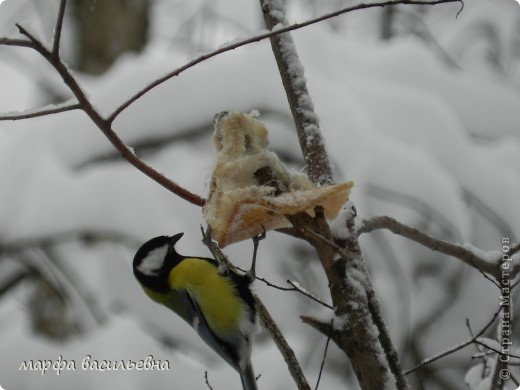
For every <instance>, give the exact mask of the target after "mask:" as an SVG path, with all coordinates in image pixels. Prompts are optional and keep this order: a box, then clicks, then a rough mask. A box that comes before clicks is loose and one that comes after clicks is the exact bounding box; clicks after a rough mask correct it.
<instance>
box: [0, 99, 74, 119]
mask: <svg viewBox="0 0 520 390" xmlns="http://www.w3.org/2000/svg"><path fill="white" fill-rule="evenodd" d="M80 109H81V106H80V104H79V103H78V102H77V100H76V99H72V100H68V101H66V102H63V103H60V104H50V105H47V106H44V107H39V108H36V109H33V110H26V111H23V112H6V113H4V114H1V115H0V121H17V120H21V119H30V118H37V117H39V116H45V115H51V114H57V113H60V112H66V111H73V110H80Z"/></svg>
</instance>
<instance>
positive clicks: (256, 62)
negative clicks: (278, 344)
mask: <svg viewBox="0 0 520 390" xmlns="http://www.w3.org/2000/svg"><path fill="white" fill-rule="evenodd" d="M352 4H355V2H352V1H339V0H331V1H327V2H321V1H317V0H305V1H302V0H300V1H295V0H290V1H287V2H286V6H287V10H288V19H289V21H290V22H299V21H304V20H307V19H310V18H312V17H315V16H319V15H322V14H324V13H326V12H330V11H333V10H337V9H340V8H342V7H345V6H348V5H352ZM58 5H59V2H58V1H57V0H7V1H5V2H4V3H3V4H2V6H1V7H0V37H12V38H18V37H19V35H18V33H17V29H16V27H15V23H20V24H22V25H23V26H24V27H26V28H28V29H29V30H30V31H32V32H34V33H35V34H36V35H37V36H38V37H40V38H41V39H42V40H43V41H44V42H46V43H47V44H49V43H50V42H51V39H52V34H53V26H54V22H55V18H56V14H57V9H58ZM459 10H460V5H459V4H456V3H454V4H443V5H437V6H434V7H432V6H393V7H386V8H374V9H370V10H364V11H357V12H354V13H349V14H346V15H343V16H340V17H337V18H334V19H330V20H328V21H325V22H322V23H319V24H317V25H313V26H310V27H308V28H305V29H302V30H298V31H296V32H294V33H293V37H294V40H295V43H296V46H297V49H298V52H299V55H300V57H301V61H302V63H303V65H304V67H305V71H306V77H307V80H308V87H309V91H310V93H311V96H312V98H313V100H314V104H315V109H316V113H317V114H318V115H319V117H320V119H321V128H322V131H323V135H324V137H325V141H326V143H327V149H328V151H329V153H330V159H331V161H332V163H333V165H334V169H335V174H336V179H337V181H343V180H353V181H354V182H355V187H354V189H353V192H352V197H351V199H352V200H353V201H354V203H355V205H356V207H357V210H358V218H359V221H360V222H361V221H362V219H363V218H367V217H370V216H377V215H388V216H392V217H394V218H396V219H398V220H399V221H401V222H403V223H406V224H409V225H411V226H414V227H417V228H418V229H420V230H422V231H424V232H427V233H429V234H431V235H433V236H435V237H437V238H441V239H445V240H448V241H450V242H454V243H471V244H472V245H474V246H476V247H479V248H481V249H483V250H485V251H496V252H494V253H491V255H494V256H496V257H499V256H500V252H498V251H499V250H500V247H501V244H502V239H503V238H508V239H509V240H510V241H511V242H518V239H519V235H520V203H519V202H518V199H519V194H520V129H519V124H520V110H519V109H518V107H520V68H519V64H520V62H519V60H520V6H519V5H518V4H517V3H516V2H515V1H513V0H493V1H489V0H466V1H465V6H464V10H463V11H462V12H461V13H460V15H458V17H457V13H458V11H459ZM264 29H265V27H264V25H263V21H262V15H261V12H260V6H259V3H257V2H254V1H242V0H227V1H222V0H220V1H215V0H211V1H210V0H197V1H186V0H184V1H183V0H112V1H95V0H71V1H69V2H68V6H67V13H66V19H65V26H64V32H63V45H62V55H63V57H64V58H65V59H66V61H67V63H68V64H69V66H70V68H71V69H73V71H74V74H75V75H76V77H77V78H78V80H79V81H80V83H81V85H82V86H83V88H84V89H85V90H86V92H87V94H88V96H89V98H90V99H91V101H92V102H93V103H94V105H95V106H96V108H98V109H99V110H100V111H101V112H103V113H106V114H109V113H110V112H111V111H112V110H114V109H115V108H116V107H117V106H118V105H120V104H121V103H122V102H123V101H124V100H125V99H126V98H128V97H129V96H131V95H132V94H133V93H134V92H136V91H137V90H139V89H140V88H142V87H144V86H146V85H147V84H149V83H150V82H152V81H153V80H155V79H157V78H158V77H160V76H161V75H163V74H164V73H166V72H168V71H171V70H173V69H175V68H176V67H178V66H181V65H183V64H184V63H186V62H187V61H188V60H189V59H192V58H196V57H197V56H198V55H200V54H202V53H205V52H207V51H209V50H212V49H214V48H217V47H219V46H221V45H224V44H225V43H226V42H230V41H234V40H237V39H239V38H245V37H249V36H251V35H253V34H255V33H258V32H260V31H262V30H264ZM0 90H1V93H0V112H1V113H6V112H11V111H23V110H26V109H30V108H36V107H40V106H43V105H47V104H56V103H60V102H63V101H67V100H68V99H70V98H71V94H70V92H69V91H67V89H66V87H65V86H64V84H63V82H62V81H61V80H60V79H59V77H58V76H57V75H56V74H55V73H54V72H53V70H52V69H51V68H50V66H49V65H48V64H47V63H45V61H44V60H42V59H41V58H39V57H38V56H37V55H36V54H35V53H32V52H31V51H30V50H28V49H25V48H12V47H5V46H0ZM227 109H231V110H235V111H244V112H250V111H251V110H258V111H259V112H260V114H261V116H260V119H261V120H262V121H264V123H265V124H266V126H267V127H268V129H269V131H270V135H269V137H270V148H271V149H272V150H273V151H275V152H276V153H277V154H278V156H279V157H280V158H281V159H282V160H283V161H284V162H285V163H286V164H287V165H288V166H290V167H292V168H293V169H295V170H303V169H304V166H303V162H302V161H303V160H302V158H301V153H300V150H299V146H298V142H297V137H296V134H295V131H294V125H293V123H292V118H291V115H290V111H289V107H288V104H287V102H286V98H285V92H284V91H283V88H282V86H281V82H280V76H279V75H278V73H277V69H276V64H275V61H274V58H273V56H272V52H271V49H270V46H269V42H268V41H264V42H260V43H255V44H252V45H249V46H246V47H242V48H239V49H237V50H234V51H231V52H228V53H225V54H222V55H219V56H217V57H215V58H212V59H210V60H208V61H205V62H203V63H201V64H200V65H198V66H196V67H194V68H192V69H189V70H188V71H186V72H185V73H183V74H181V75H180V76H179V77H176V78H174V79H172V80H170V81H168V82H166V83H164V84H161V85H160V86H159V87H157V88H155V89H154V90H153V91H151V92H150V93H148V94H146V95H145V96H144V97H142V98H141V99H139V100H138V101H137V102H136V103H135V104H133V105H132V106H130V107H129V108H128V109H127V110H125V111H124V112H123V113H122V114H121V115H120V116H119V117H118V118H117V120H116V121H115V123H114V128H115V130H116V131H117V132H118V134H119V135H120V136H121V137H122V138H123V139H124V141H125V142H126V143H127V144H128V145H130V146H132V147H133V148H134V150H135V152H136V153H137V154H138V155H139V157H141V158H142V159H143V160H145V161H146V162H147V163H149V164H150V165H152V166H153V167H154V168H156V169H157V170H159V171H160V172H162V173H164V174H165V175H166V176H168V177H169V178H171V179H173V180H174V181H175V182H177V183H178V184H180V185H182V186H184V187H185V188H187V189H189V190H190V191H193V192H195V193H197V194H199V195H201V196H206V195H207V184H208V182H209V178H210V175H211V171H212V163H213V157H214V152H213V148H212V144H211V139H210V138H211V134H212V118H213V116H214V114H215V113H218V112H220V111H223V110H227ZM201 224H204V221H203V218H202V215H201V210H200V209H199V208H197V207H195V206H192V205H190V204H188V203H186V202H185V201H183V200H181V199H179V198H177V197H176V196H173V195H172V194H170V193H169V192H167V191H166V190H165V189H163V188H162V187H160V186H159V185H158V184H156V183H155V182H153V181H151V180H150V179H149V178H147V177H146V176H144V175H143V174H141V173H140V172H138V171H137V170H136V169H134V168H133V167H132V166H130V165H129V164H128V163H127V162H125V161H124V160H122V159H121V157H120V156H119V154H118V153H117V152H116V151H115V150H114V149H113V148H112V146H111V145H110V143H109V142H108V141H107V140H106V139H105V138H104V136H103V135H102V134H101V133H100V131H99V130H98V129H97V128H96V127H95V126H94V125H93V124H92V123H91V122H90V121H89V119H88V118H87V116H86V115H85V114H83V113H82V112H79V111H78V112H76V111H73V112H66V113H61V114H57V115H51V116H47V117H42V118H36V119H31V120H24V121H16V122H11V121H3V122H0V385H2V387H4V388H5V389H8V390H18V389H33V388H36V387H38V388H42V389H47V388H53V389H68V388H72V387H74V388H76V389H91V388H95V387H103V388H123V387H124V388H125V389H127V390H131V389H144V388H154V389H172V388H174V389H206V388H208V386H207V385H206V379H205V377H204V372H205V371H208V381H209V383H210V384H211V386H212V387H213V388H214V389H224V388H225V389H238V388H239V386H240V381H239V379H238V375H236V374H235V373H234V372H233V371H232V369H231V368H230V367H228V366H227V365H226V364H225V363H223V362H222V361H221V360H220V359H219V358H218V357H217V356H216V355H215V354H214V353H213V352H212V351H210V350H209V348H207V347H206V346H205V345H204V344H203V343H202V342H201V341H200V340H199V339H198V337H197V336H196V335H195V333H194V332H193V330H192V329H191V328H190V327H189V326H188V325H186V324H185V323H183V322H182V320H181V319H180V318H178V317H176V316H175V315H173V314H172V313H170V312H169V311H167V310H166V309H164V308H162V307H159V306H158V305H155V304H154V303H152V302H151V301H149V300H148V298H146V297H145V295H144V294H143V293H142V291H141V290H140V287H139V286H138V284H137V282H136V281H135V280H134V278H133V275H132V270H131V261H132V259H133V255H134V253H135V251H136V250H137V248H138V247H139V246H140V244H141V243H143V242H144V241H146V240H148V239H149V238H151V237H154V236H157V235H162V234H169V235H170V234H175V233H177V232H180V231H184V232H186V234H185V236H184V238H183V239H182V240H181V241H180V243H179V245H178V250H179V252H181V253H186V254H188V253H189V254H198V255H201V256H208V255H209V252H208V251H207V249H206V248H205V247H204V246H203V245H202V244H201V242H200V239H201V235H200V225H201ZM361 243H362V246H363V250H364V253H365V255H366V260H367V264H368V267H369V269H370V271H371V275H372V278H373V281H374V284H375V288H376V291H377V293H378V294H379V297H380V300H381V305H382V307H383V310H384V314H385V316H386V319H387V322H388V325H389V328H390V331H391V334H392V336H393V339H394V342H395V345H396V347H397V348H398V350H399V352H400V355H401V359H402V365H403V367H404V368H405V369H409V368H412V367H414V366H415V365H417V364H418V363H419V362H420V361H421V360H422V359H425V358H427V357H429V356H432V355H434V354H437V353H439V352H441V351H442V350H444V349H446V348H449V347H451V346H453V345H455V344H457V343H459V342H462V341H464V340H466V339H468V338H470V337H471V332H473V333H477V332H478V331H479V330H480V329H481V328H482V327H483V326H484V325H485V324H486V323H487V322H488V321H489V320H490V319H491V318H492V317H493V314H494V313H495V312H496V311H497V309H498V305H499V291H498V290H497V288H496V286H494V285H493V284H492V283H491V282H490V281H489V280H486V279H485V278H484V277H483V276H482V275H481V274H480V273H479V272H478V271H476V270H475V269H473V268H470V267H467V266H465V265H463V264H462V263H461V262H460V261H458V260H456V259H453V258H449V257H447V256H444V255H441V254H438V253H435V252H432V251H430V250H427V249H425V248H423V247H421V246H419V245H417V244H415V243H413V242H410V241H408V240H405V239H403V238H400V237H397V236H393V235H392V234H391V233H387V232H382V231H378V232H373V233H370V234H365V235H363V236H362V237H361ZM226 253H227V254H228V255H229V257H230V259H231V260H232V261H233V262H235V263H236V264H238V265H240V266H243V267H244V268H247V267H248V266H249V264H250V260H251V255H252V243H251V242H243V243H239V244H236V245H232V246H230V247H228V248H226ZM258 262H259V263H258V265H257V273H258V274H259V275H260V276H262V277H264V278H266V279H267V280H269V281H270V282H272V283H275V284H278V285H280V286H284V287H288V285H287V283H286V281H287V280H288V279H290V280H293V281H296V282H298V283H299V284H300V285H301V286H302V287H303V288H305V289H306V290H307V291H309V292H311V293H312V294H314V295H316V296H318V297H320V298H321V299H323V300H325V301H328V294H327V285H326V279H325V277H324V275H323V273H322V271H321V268H320V265H319V262H318V261H317V259H316V258H315V255H314V253H313V251H312V248H311V247H310V246H308V245H306V244H305V243H304V242H302V241H300V240H296V239H294V238H291V237H288V236H284V235H281V234H279V233H275V232H272V233H269V234H268V237H267V240H265V241H262V243H261V245H260V251H259V258H258ZM255 291H256V292H257V293H258V294H259V296H260V297H261V298H262V299H263V301H264V302H265V304H266V305H267V307H268V309H269V310H270V311H271V314H272V315H273V317H274V319H275V320H276V322H277V323H278V324H279V326H280V327H281V329H282V331H283V333H284V334H285V336H286V337H287V339H288V341H289V343H290V345H291V346H292V347H293V348H294V350H295V352H296V354H297V356H298V358H299V360H300V363H301V365H302V367H303V370H304V372H305V374H306V375H307V378H308V380H309V382H310V383H311V385H313V384H314V383H316V380H317V377H318V373H319V369H320V364H321V361H322V358H323V351H324V348H325V343H326V339H325V338H324V336H322V335H321V334H318V333H317V332H315V331H313V330H312V329H310V328H309V327H308V326H306V325H304V324H302V323H301V321H300V319H299V315H302V314H305V315H315V316H318V317H320V318H330V316H331V312H330V311H329V310H328V309H326V308H323V307H321V306H319V305H317V304H316V303H314V302H313V301H311V300H309V299H307V298H305V297H304V296H302V295H301V294H298V293H295V292H284V291H280V290H277V289H274V288H272V287H268V286H266V285H265V284H263V283H262V282H260V281H257V282H256V283H255ZM518 291H519V289H518V288H517V289H515V290H514V293H513V302H514V301H515V297H518V295H519V294H518ZM517 307H518V305H517ZM496 332H497V328H496V326H493V327H491V328H490V330H489V331H488V332H487V333H486V336H487V337H489V338H495V337H496ZM515 337H516V338H515V339H514V343H515V345H516V346H517V349H516V350H517V351H518V347H520V338H519V337H518V333H516V336H515ZM481 352H482V350H479V349H478V348H477V347H476V346H474V345H472V346H468V347H467V348H465V349H463V350H462V351H459V352H458V353H456V354H453V355H450V356H447V357H444V358H443V359H441V360H439V361H437V362H436V363H434V364H431V365H428V366H426V367H424V368H422V369H420V370H418V371H417V372H416V373H414V374H411V375H409V380H410V382H411V384H412V388H414V389H447V390H450V389H463V388H466V385H465V378H466V376H467V373H468V371H469V370H470V368H472V367H473V371H472V372H473V375H470V376H468V380H469V379H471V380H472V381H475V378H478V377H479V375H480V374H481V373H482V372H484V371H485V370H489V369H490V367H489V366H486V365H485V364H483V359H482V358H473V356H474V355H477V354H480V353H481ZM88 355H91V356H92V359H97V360H99V361H103V360H108V361H114V360H125V361H126V360H129V359H130V360H134V361H137V360H142V359H145V358H146V357H147V356H148V355H153V357H154V358H155V359H160V360H162V361H168V362H169V364H170V370H169V371H137V370H133V371H109V372H96V371H91V370H82V369H81V361H82V359H83V358H85V357H86V356H88ZM60 356H61V357H62V359H63V360H66V361H75V363H76V370H75V371H72V370H70V371H62V372H61V373H60V375H57V373H56V372H55V371H52V370H50V371H49V372H47V373H45V374H44V375H42V372H41V371H24V370H20V366H21V364H22V362H24V361H33V362H36V361H38V360H49V361H51V362H54V361H57V360H58V359H59V357H60ZM253 363H254V366H255V370H256V372H257V374H261V377H260V379H259V382H258V384H259V388H261V389H288V388H294V385H293V383H292V381H291V379H290V376H289V375H288V373H287V369H286V365H285V363H284V362H283V360H282V358H281V356H280V354H279V353H278V351H277V350H276V348H275V347H274V346H273V343H272V341H271V340H270V339H269V337H268V336H267V335H266V334H265V332H262V331H260V333H259V335H258V337H257V340H256V344H255V347H254V353H253ZM346 367H347V368H346ZM348 367H349V363H348V360H347V358H346V357H345V356H344V355H343V354H342V353H341V352H340V351H338V349H337V348H335V346H333V345H331V346H330V348H329V349H328V354H327V359H326V362H325V367H324V374H323V375H322V379H321V383H320V388H321V389H332V388H339V387H342V388H344V387H345V383H348V384H350V386H351V387H349V388H352V389H354V388H356V386H357V384H356V380H355V377H354V376H353V374H352V372H351V371H350V369H348ZM514 370H516V372H515V371H514ZM475 372H476V373H477V374H475ZM513 373H514V374H515V375H516V378H519V377H520V373H519V372H518V366H517V367H516V368H513ZM509 386H510V388H513V385H512V383H510V384H509ZM474 388H476V385H475V384H474Z"/></svg>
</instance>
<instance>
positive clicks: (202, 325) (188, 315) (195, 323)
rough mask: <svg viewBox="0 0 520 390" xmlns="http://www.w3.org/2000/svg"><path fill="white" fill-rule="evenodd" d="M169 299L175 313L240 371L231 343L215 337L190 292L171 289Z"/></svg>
mask: <svg viewBox="0 0 520 390" xmlns="http://www.w3.org/2000/svg"><path fill="white" fill-rule="evenodd" d="M170 299H171V301H170V302H171V305H172V306H173V307H174V308H175V311H176V313H177V314H179V316H181V317H182V318H183V319H184V320H185V321H186V322H187V323H188V324H190V326H191V327H193V328H194V329H195V330H196V331H197V333H198V334H199V336H200V337H201V338H202V340H204V342H205V343H206V344H207V345H208V346H210V347H211V349H213V350H214V351H215V352H217V353H218V354H219V355H220V356H221V357H222V358H223V359H224V360H225V361H226V362H227V363H228V364H229V365H230V366H231V367H233V368H234V369H235V370H237V371H239V372H240V371H241V370H240V368H239V364H238V357H237V356H236V354H235V353H233V352H232V351H233V349H232V345H230V344H229V343H228V342H226V341H224V340H221V339H218V338H217V336H216V335H215V333H213V331H212V330H211V329H210V328H209V325H208V323H207V321H206V318H205V317H204V315H203V314H202V312H201V310H200V308H199V306H198V305H197V303H196V302H195V301H194V300H193V299H192V298H191V296H190V294H189V293H188V292H185V291H178V290H172V291H171V292H170Z"/></svg>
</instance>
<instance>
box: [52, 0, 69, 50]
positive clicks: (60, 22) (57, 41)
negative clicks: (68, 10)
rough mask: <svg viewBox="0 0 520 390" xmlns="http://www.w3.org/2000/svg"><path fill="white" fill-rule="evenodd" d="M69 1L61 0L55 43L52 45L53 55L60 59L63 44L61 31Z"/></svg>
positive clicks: (55, 30)
mask: <svg viewBox="0 0 520 390" xmlns="http://www.w3.org/2000/svg"><path fill="white" fill-rule="evenodd" d="M66 4H67V0H61V2H60V8H59V10H58V18H57V19H56V26H55V28H54V41H53V44H52V55H53V56H54V57H55V58H59V57H60V42H61V30H62V28H63V18H64V17H65V5H66Z"/></svg>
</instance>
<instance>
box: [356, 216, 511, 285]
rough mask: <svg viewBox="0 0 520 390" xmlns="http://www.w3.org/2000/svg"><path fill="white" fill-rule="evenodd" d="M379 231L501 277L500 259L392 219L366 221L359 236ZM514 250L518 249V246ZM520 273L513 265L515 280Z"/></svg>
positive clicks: (373, 218)
mask: <svg viewBox="0 0 520 390" xmlns="http://www.w3.org/2000/svg"><path fill="white" fill-rule="evenodd" d="M377 229H388V230H390V231H391V232H392V233H394V234H398V235H400V236H403V237H406V238H409V239H411V240H413V241H415V242H418V243H419V244H422V245H424V246H425V247H427V248H430V249H432V250H434V251H438V252H441V253H444V254H446V255H449V256H453V257H456V258H458V259H460V260H462V261H463V262H465V263H466V264H468V265H470V266H472V267H474V268H475V269H477V270H479V271H481V272H485V273H487V274H489V275H492V276H493V277H494V278H495V279H497V280H498V279H500V277H501V270H500V259H497V260H496V262H490V261H487V260H486V259H483V258H481V257H479V256H477V255H476V254H475V253H473V252H472V251H470V250H469V249H467V248H465V247H463V246H460V245H455V244H451V243H449V242H447V241H443V240H440V239H437V238H434V237H432V236H430V235H428V234H426V233H423V232H421V231H419V230H417V229H415V228H412V227H410V226H407V225H405V224H403V223H401V222H399V221H397V220H395V219H394V218H391V217H387V216H381V217H372V218H368V219H365V220H364V221H363V222H362V225H361V226H360V228H359V229H358V234H362V233H368V232H370V231H373V230H377ZM514 248H515V249H516V246H515V247H514ZM516 250H518V249H516ZM519 272H520V263H517V264H513V268H512V270H511V273H512V277H513V278H514V277H515V276H516V275H517V274H518V273H519Z"/></svg>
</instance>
